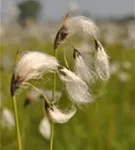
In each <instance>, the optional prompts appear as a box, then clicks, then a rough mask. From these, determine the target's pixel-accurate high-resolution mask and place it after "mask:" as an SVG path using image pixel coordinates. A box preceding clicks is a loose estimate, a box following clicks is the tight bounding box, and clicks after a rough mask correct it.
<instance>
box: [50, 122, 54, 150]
mask: <svg viewBox="0 0 135 150" xmlns="http://www.w3.org/2000/svg"><path fill="white" fill-rule="evenodd" d="M53 140H54V123H53V122H51V139H50V150H53Z"/></svg>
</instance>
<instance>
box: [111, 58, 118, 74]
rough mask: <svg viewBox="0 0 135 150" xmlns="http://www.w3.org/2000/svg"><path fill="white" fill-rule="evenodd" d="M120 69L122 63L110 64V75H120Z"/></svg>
mask: <svg viewBox="0 0 135 150" xmlns="http://www.w3.org/2000/svg"><path fill="white" fill-rule="evenodd" d="M119 69H120V63H119V62H118V61H114V62H112V63H111V64H110V74H116V73H118V71H119Z"/></svg>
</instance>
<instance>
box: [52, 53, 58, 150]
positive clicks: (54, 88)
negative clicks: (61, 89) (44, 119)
mask: <svg viewBox="0 0 135 150" xmlns="http://www.w3.org/2000/svg"><path fill="white" fill-rule="evenodd" d="M54 57H56V58H57V51H56V50H54ZM55 90H56V73H54V74H53V93H52V95H53V101H55ZM53 143H54V123H53V121H51V139H50V150H53Z"/></svg>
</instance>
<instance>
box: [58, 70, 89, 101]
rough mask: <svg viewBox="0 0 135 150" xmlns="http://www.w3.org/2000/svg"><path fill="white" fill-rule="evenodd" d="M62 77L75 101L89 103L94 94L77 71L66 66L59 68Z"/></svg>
mask: <svg viewBox="0 0 135 150" xmlns="http://www.w3.org/2000/svg"><path fill="white" fill-rule="evenodd" d="M59 76H60V79H61V80H62V81H63V82H64V83H65V85H66V89H67V92H68V94H69V96H70V98H71V99H72V101H73V102H74V103H77V104H80V103H89V102H91V101H92V95H91V94H90V93H89V87H88V85H87V84H86V83H85V82H84V81H83V80H82V79H81V78H80V77H79V76H77V75H76V74H75V73H73V72H72V71H70V70H68V69H67V68H65V67H62V68H60V69H59Z"/></svg>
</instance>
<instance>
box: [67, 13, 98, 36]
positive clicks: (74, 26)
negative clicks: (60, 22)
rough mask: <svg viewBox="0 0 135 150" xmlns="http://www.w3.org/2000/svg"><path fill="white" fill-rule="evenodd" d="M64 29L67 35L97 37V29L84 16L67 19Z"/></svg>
mask: <svg viewBox="0 0 135 150" xmlns="http://www.w3.org/2000/svg"><path fill="white" fill-rule="evenodd" d="M66 27H67V28H68V32H69V35H72V34H76V33H77V34H78V33H80V34H81V35H82V34H83V35H84V36H94V37H97V36H98V28H97V26H96V25H95V23H94V22H93V21H92V20H91V19H89V18H87V17H84V16H74V17H70V18H68V19H67V22H66Z"/></svg>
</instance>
